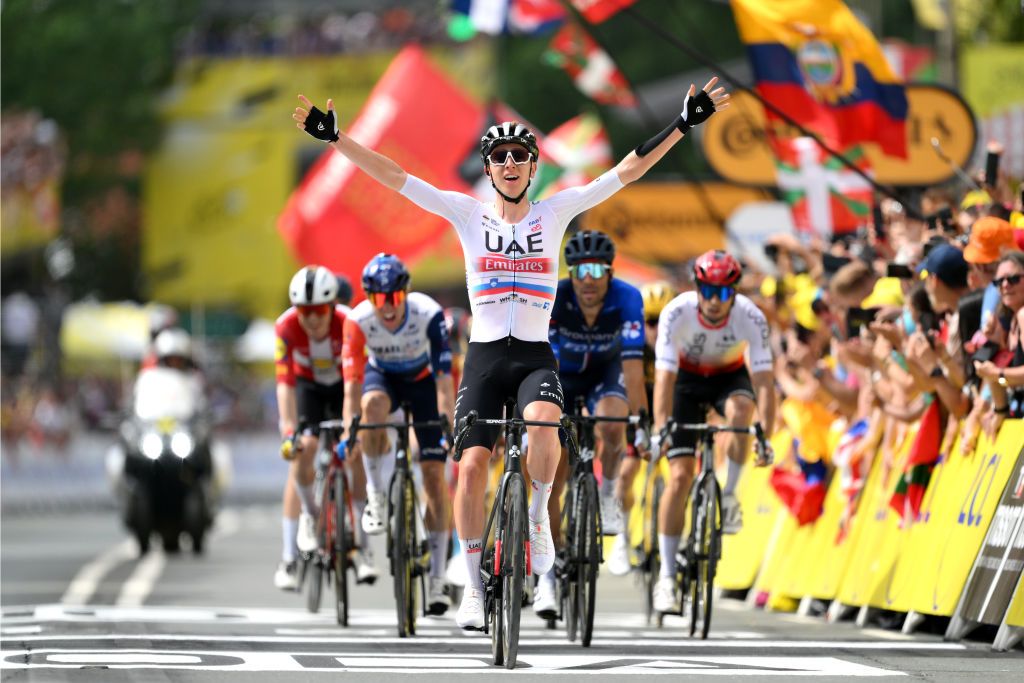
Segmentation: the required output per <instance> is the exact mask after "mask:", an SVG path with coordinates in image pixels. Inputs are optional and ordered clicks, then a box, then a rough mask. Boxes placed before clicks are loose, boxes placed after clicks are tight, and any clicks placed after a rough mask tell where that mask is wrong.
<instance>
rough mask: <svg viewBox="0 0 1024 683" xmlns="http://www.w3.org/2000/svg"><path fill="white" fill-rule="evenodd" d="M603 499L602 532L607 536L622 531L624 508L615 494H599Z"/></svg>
mask: <svg viewBox="0 0 1024 683" xmlns="http://www.w3.org/2000/svg"><path fill="white" fill-rule="evenodd" d="M599 498H600V499H601V532H602V533H603V534H604V535H605V536H615V535H616V534H621V533H622V508H621V507H619V501H617V500H615V496H599Z"/></svg>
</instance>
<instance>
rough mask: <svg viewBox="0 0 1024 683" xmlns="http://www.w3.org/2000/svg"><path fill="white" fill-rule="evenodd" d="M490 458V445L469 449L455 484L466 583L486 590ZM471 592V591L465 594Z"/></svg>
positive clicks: (462, 460) (456, 527)
mask: <svg viewBox="0 0 1024 683" xmlns="http://www.w3.org/2000/svg"><path fill="white" fill-rule="evenodd" d="M490 459H491V450H490V449H489V448H484V447H483V446H474V447H472V448H467V449H465V450H464V451H463V452H462V459H461V460H460V461H459V481H458V483H457V484H456V486H455V506H454V507H455V509H454V513H455V514H454V517H455V529H456V530H457V531H458V533H459V544H460V545H461V546H462V557H463V559H464V561H465V563H466V578H467V581H468V583H467V584H466V587H467V588H475V589H476V590H483V580H482V578H481V576H480V560H481V559H482V555H483V539H482V536H483V533H484V493H485V492H486V489H487V476H488V474H489V462H490ZM468 594H469V592H468V591H467V592H466V593H465V594H464V596H465V595H468ZM464 600H465V597H464Z"/></svg>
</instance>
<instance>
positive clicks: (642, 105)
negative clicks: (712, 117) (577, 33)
mask: <svg viewBox="0 0 1024 683" xmlns="http://www.w3.org/2000/svg"><path fill="white" fill-rule="evenodd" d="M559 1H560V2H561V4H562V6H563V7H564V8H565V10H566V11H567V12H568V13H569V15H570V16H571V17H572V18H573V19H574V20H575V21H576V24H577V25H578V26H579V27H580V30H582V31H583V32H584V33H586V34H587V35H589V36H590V38H591V40H593V41H594V42H595V43H596V44H597V46H598V47H600V48H601V49H602V50H604V51H605V52H606V53H607V54H608V56H609V57H613V55H612V51H611V50H610V49H609V47H608V45H607V44H606V43H605V42H604V41H603V40H602V39H601V38H600V36H598V34H597V29H596V27H595V26H593V25H591V24H590V22H588V21H587V20H586V19H584V18H583V16H582V15H581V14H580V13H579V10H577V9H576V8H575V7H574V6H573V4H572V3H571V2H570V1H569V0H559ZM612 61H614V62H615V64H616V66H618V69H619V73H620V74H622V79H623V80H624V81H626V86H627V87H628V88H629V89H630V91H631V92H632V93H633V94H634V96H636V92H637V88H636V86H635V84H634V82H633V79H631V78H630V77H629V75H628V74H627V73H626V70H625V69H623V68H622V65H621V64H620V63H619V62H618V61H617V60H615V59H614V58H613V59H612ZM636 102H637V107H638V109H639V111H640V117H641V118H642V119H643V121H644V126H645V127H646V128H649V129H650V130H657V129H658V127H659V125H660V122H659V121H658V118H657V116H656V115H655V114H654V111H653V110H652V109H651V108H650V106H648V104H647V103H646V102H645V101H644V100H643V99H642V98H640V97H636ZM599 106H600V105H599ZM682 171H683V178H685V179H686V180H687V181H688V182H690V183H692V184H693V186H694V188H695V189H696V191H697V196H698V197H699V198H700V201H701V203H702V204H703V205H704V208H705V210H706V211H707V212H708V215H709V216H710V217H711V220H713V221H714V222H716V223H718V224H719V225H721V226H722V232H724V233H725V235H726V237H735V236H734V235H731V234H730V233H729V228H728V227H727V226H726V224H725V217H723V216H722V215H721V214H720V213H718V210H717V209H716V208H715V205H714V204H713V203H712V201H711V199H710V198H709V197H708V195H707V190H705V189H704V186H703V184H702V183H701V182H700V181H699V180H697V178H696V175H694V173H693V172H692V171H690V170H689V169H688V168H687V166H686V164H685V163H683V164H682Z"/></svg>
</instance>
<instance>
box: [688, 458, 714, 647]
mask: <svg viewBox="0 0 1024 683" xmlns="http://www.w3.org/2000/svg"><path fill="white" fill-rule="evenodd" d="M718 500H719V493H718V480H717V479H715V475H714V474H709V475H708V476H706V477H704V479H703V481H699V482H698V486H697V487H696V488H695V489H694V501H693V533H692V535H691V537H690V538H691V543H692V546H691V549H692V555H693V562H692V565H691V579H692V580H691V582H690V635H691V636H693V635H694V634H695V633H697V632H699V633H700V637H701V638H702V639H706V638H707V637H708V631H709V629H710V628H711V606H712V602H713V597H714V584H715V570H716V569H717V564H718V544H719V538H720V532H721V525H720V522H719V519H718V514H719V503H718Z"/></svg>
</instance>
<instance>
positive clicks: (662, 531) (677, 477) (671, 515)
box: [658, 457, 697, 576]
mask: <svg viewBox="0 0 1024 683" xmlns="http://www.w3.org/2000/svg"><path fill="white" fill-rule="evenodd" d="M696 469H697V461H696V459H695V458H693V457H676V458H672V459H671V460H669V461H668V482H666V484H665V494H664V495H663V496H662V497H661V507H660V508H659V509H658V529H659V531H658V535H659V538H658V545H659V547H660V548H661V575H662V576H673V575H675V567H676V554H675V550H676V549H677V548H678V547H679V536H680V534H682V533H683V526H684V525H685V523H686V501H687V499H688V498H689V495H690V485H691V484H692V483H693V477H694V473H695V471H696Z"/></svg>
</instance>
